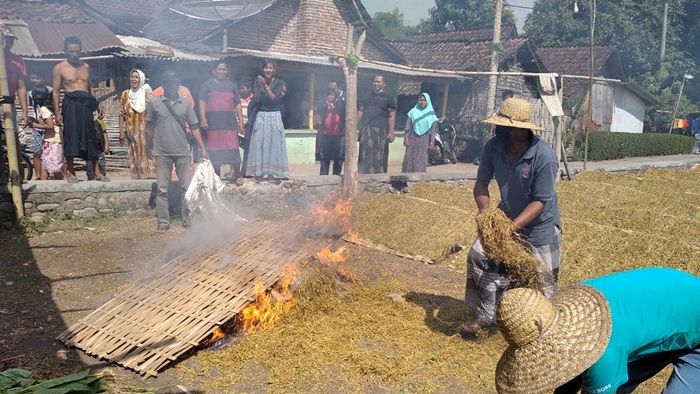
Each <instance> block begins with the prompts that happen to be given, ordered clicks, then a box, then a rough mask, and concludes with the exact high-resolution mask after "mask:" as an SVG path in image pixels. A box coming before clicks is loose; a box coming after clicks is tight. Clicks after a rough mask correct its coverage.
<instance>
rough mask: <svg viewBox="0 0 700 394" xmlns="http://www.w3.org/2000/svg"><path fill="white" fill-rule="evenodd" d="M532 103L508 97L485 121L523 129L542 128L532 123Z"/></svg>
mask: <svg viewBox="0 0 700 394" xmlns="http://www.w3.org/2000/svg"><path fill="white" fill-rule="evenodd" d="M531 119H532V104H530V102H529V101H527V100H523V99H517V98H512V97H511V98H507V99H505V100H503V102H502V103H501V107H500V108H499V109H498V112H497V113H496V114H495V115H493V116H492V117H490V118H488V119H485V120H484V121H483V122H484V123H488V124H493V125H496V126H507V127H517V128H521V129H531V130H540V129H542V128H541V127H540V126H538V125H536V124H534V123H532V121H531Z"/></svg>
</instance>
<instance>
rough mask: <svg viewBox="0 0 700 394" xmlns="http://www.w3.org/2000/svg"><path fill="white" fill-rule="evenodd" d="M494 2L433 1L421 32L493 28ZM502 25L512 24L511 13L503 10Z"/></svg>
mask: <svg viewBox="0 0 700 394" xmlns="http://www.w3.org/2000/svg"><path fill="white" fill-rule="evenodd" d="M495 11H496V0H435V7H432V8H431V9H430V11H428V12H429V13H430V19H427V20H422V21H421V24H420V30H421V32H428V31H450V30H470V29H481V28H485V27H493V17H494V14H495ZM502 23H503V24H514V23H515V15H513V11H512V10H511V9H510V8H508V7H505V8H504V9H503V21H502Z"/></svg>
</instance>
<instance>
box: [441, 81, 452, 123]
mask: <svg viewBox="0 0 700 394" xmlns="http://www.w3.org/2000/svg"><path fill="white" fill-rule="evenodd" d="M449 98H450V84H449V83H446V84H445V90H444V91H443V92H442V108H440V117H441V118H444V117H445V116H447V101H448V100H449Z"/></svg>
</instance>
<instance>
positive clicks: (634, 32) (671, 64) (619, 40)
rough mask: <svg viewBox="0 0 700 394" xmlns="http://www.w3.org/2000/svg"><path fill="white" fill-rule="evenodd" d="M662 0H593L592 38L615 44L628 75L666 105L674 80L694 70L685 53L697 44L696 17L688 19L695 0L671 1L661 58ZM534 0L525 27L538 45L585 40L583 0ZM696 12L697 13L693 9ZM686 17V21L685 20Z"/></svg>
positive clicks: (585, 42)
mask: <svg viewBox="0 0 700 394" xmlns="http://www.w3.org/2000/svg"><path fill="white" fill-rule="evenodd" d="M664 2H665V0H597V9H596V27H595V43H596V44H597V45H601V44H603V45H605V44H614V45H616V46H617V50H618V55H619V56H620V59H624V60H623V62H622V63H623V67H624V72H625V74H626V76H627V77H629V78H630V79H632V80H633V81H635V82H637V83H639V84H640V85H642V86H643V87H644V88H645V89H647V90H648V91H649V92H650V93H652V94H653V95H654V96H656V97H657V99H659V100H660V101H661V102H662V103H663V106H664V107H666V109H668V108H670V107H671V106H672V105H673V93H672V90H673V91H676V92H677V89H678V86H677V85H678V84H677V83H675V82H676V81H678V80H679V78H681V77H682V75H683V74H684V73H686V72H690V73H691V74H692V73H693V72H695V73H696V75H697V71H698V70H697V67H696V63H695V61H694V60H693V57H692V56H691V55H690V54H689V53H694V52H692V51H693V50H697V47H695V49H692V45H697V41H696V39H697V37H698V33H697V32H696V31H695V30H697V27H698V26H699V25H698V21H697V17H695V19H692V17H691V18H690V19H688V14H689V13H690V12H692V10H693V9H696V10H697V0H674V1H671V2H670V7H669V13H668V30H667V39H666V56H665V58H664V61H663V63H660V60H659V53H660V50H661V30H662V24H663V21H662V19H663V17H662V15H663V6H664ZM578 8H579V12H578V13H574V12H573V2H570V1H561V0H537V1H536V2H535V4H534V7H533V12H532V13H530V15H529V16H528V17H527V19H526V21H525V31H526V32H527V35H528V36H529V37H531V38H532V39H533V40H534V41H535V42H536V43H537V45H539V46H546V45H551V46H563V45H588V19H589V15H590V14H589V12H590V10H589V8H588V1H585V0H580V1H578ZM696 15H697V14H696ZM684 21H686V22H687V23H684Z"/></svg>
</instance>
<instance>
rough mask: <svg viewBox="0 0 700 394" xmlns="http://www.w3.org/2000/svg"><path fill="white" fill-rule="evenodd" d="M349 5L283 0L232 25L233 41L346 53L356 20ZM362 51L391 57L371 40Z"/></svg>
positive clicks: (249, 45) (317, 52)
mask: <svg viewBox="0 0 700 394" xmlns="http://www.w3.org/2000/svg"><path fill="white" fill-rule="evenodd" d="M347 7H349V5H348V3H347V2H346V1H344V0H285V1H279V2H276V3H275V4H274V5H272V6H271V7H270V8H268V9H267V10H265V11H263V12H261V13H259V14H257V15H254V16H252V17H250V18H246V19H244V20H242V21H240V22H238V23H236V24H234V25H233V26H232V27H231V28H230V29H229V45H230V46H232V47H238V48H246V49H256V50H263V51H269V52H280V53H292V54H299V55H308V56H327V55H330V54H343V53H345V46H346V33H345V32H346V30H347V24H348V23H349V22H352V21H353V17H352V14H351V10H349V9H348V8H347ZM355 40H357V34H356V35H355ZM362 54H363V55H364V56H366V57H368V58H370V59H375V60H383V61H391V59H390V57H389V56H388V55H387V54H385V53H384V52H383V51H382V50H381V49H380V48H379V47H377V46H376V45H375V44H373V43H372V42H370V41H369V40H368V41H367V42H366V44H365V48H364V50H363V51H362Z"/></svg>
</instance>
